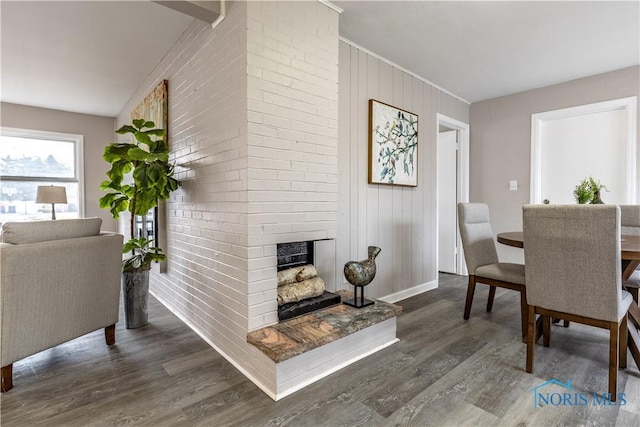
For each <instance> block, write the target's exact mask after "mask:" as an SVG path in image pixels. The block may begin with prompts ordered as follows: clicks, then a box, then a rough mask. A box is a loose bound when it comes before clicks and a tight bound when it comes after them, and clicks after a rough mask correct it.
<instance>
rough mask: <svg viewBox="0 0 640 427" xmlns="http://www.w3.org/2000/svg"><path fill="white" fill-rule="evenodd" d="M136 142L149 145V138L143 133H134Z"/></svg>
mask: <svg viewBox="0 0 640 427" xmlns="http://www.w3.org/2000/svg"><path fill="white" fill-rule="evenodd" d="M135 137H136V140H137V141H138V142H140V143H142V144H146V145H151V144H152V142H151V137H150V136H149V135H147V134H146V133H144V132H140V131H138V132H136V133H135Z"/></svg>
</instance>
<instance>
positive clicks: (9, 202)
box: [0, 127, 84, 222]
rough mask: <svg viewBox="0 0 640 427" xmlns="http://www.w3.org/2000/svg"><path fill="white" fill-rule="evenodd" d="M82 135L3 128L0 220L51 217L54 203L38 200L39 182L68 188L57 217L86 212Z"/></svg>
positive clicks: (0, 139) (0, 153) (0, 150)
mask: <svg viewBox="0 0 640 427" xmlns="http://www.w3.org/2000/svg"><path fill="white" fill-rule="evenodd" d="M82 172H83V171H82V135H72V134H63V133H56V132H43V131H34V130H26V129H14V128H6V127H5V128H0V222H5V221H28V220H35V219H49V218H51V205H50V204H42V203H38V204H37V203H36V191H37V188H38V186H39V185H60V186H63V187H65V188H66V191H67V204H56V205H55V209H56V218H58V219H62V218H81V217H83V216H84V198H83V195H84V191H83V187H82V182H83V176H82Z"/></svg>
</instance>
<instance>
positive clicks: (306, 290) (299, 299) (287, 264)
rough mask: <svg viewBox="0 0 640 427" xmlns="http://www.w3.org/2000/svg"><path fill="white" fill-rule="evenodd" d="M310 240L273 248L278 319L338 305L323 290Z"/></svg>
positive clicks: (312, 242) (283, 244)
mask: <svg viewBox="0 0 640 427" xmlns="http://www.w3.org/2000/svg"><path fill="white" fill-rule="evenodd" d="M314 246H315V245H314V241H312V240H310V241H305V242H290V243H279V244H278V245H277V262H278V264H277V270H278V320H280V321H282V320H286V319H290V318H292V317H296V316H301V315H303V314H307V313H310V312H312V311H315V310H319V309H321V308H325V307H329V306H331V305H334V304H338V303H340V295H338V294H335V293H333V292H329V291H327V290H326V289H325V285H324V280H323V279H322V278H321V277H320V276H319V274H318V272H317V270H316V268H315V265H314Z"/></svg>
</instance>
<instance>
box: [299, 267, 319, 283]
mask: <svg viewBox="0 0 640 427" xmlns="http://www.w3.org/2000/svg"><path fill="white" fill-rule="evenodd" d="M317 276H318V270H316V268H315V266H313V265H312V264H307V265H304V266H302V270H300V271H299V272H298V274H296V281H298V282H303V281H305V280H309V279H313V278H314V277H317Z"/></svg>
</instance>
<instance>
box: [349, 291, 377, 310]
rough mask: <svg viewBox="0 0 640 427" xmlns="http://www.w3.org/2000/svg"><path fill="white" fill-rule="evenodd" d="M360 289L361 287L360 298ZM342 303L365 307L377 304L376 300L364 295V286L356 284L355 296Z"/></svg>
mask: <svg viewBox="0 0 640 427" xmlns="http://www.w3.org/2000/svg"><path fill="white" fill-rule="evenodd" d="M358 289H360V298H358ZM342 303H343V304H346V305H348V306H350V307H355V308H363V307H367V306H369V305H371V304H375V303H376V302H375V301H372V300H370V299H366V298H365V297H364V286H354V287H353V298H349V299H346V300H344V301H343V302H342Z"/></svg>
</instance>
